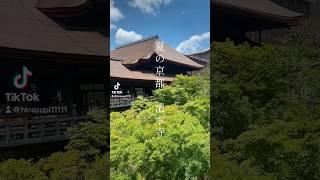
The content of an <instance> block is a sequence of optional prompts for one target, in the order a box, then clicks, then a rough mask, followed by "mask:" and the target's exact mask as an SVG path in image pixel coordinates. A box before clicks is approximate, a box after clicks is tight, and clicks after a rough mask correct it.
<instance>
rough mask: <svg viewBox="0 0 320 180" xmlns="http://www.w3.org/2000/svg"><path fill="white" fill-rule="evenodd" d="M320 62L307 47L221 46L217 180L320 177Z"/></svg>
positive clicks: (215, 110)
mask: <svg viewBox="0 0 320 180" xmlns="http://www.w3.org/2000/svg"><path fill="white" fill-rule="evenodd" d="M293 37H296V36H293ZM283 43H284V41H283ZM319 65H320V51H319V49H317V48H316V47H310V46H308V45H307V44H294V45H290V44H281V43H280V44H279V45H264V46H262V47H251V46H250V45H248V44H243V45H237V46H235V45H234V44H233V43H232V42H226V43H215V44H214V46H213V50H212V62H211V73H212V76H211V96H212V97H211V99H212V104H213V106H212V121H211V123H212V127H213V131H212V144H213V146H212V154H211V155H212V157H211V158H212V163H213V165H212V171H211V173H212V177H213V178H214V179H308V180H313V179H320V116H319V115H320V114H319V109H320V106H319V103H320V101H319V100H320V91H319V90H320V83H319V82H320V69H319Z"/></svg>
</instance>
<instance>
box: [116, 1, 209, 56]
mask: <svg viewBox="0 0 320 180" xmlns="http://www.w3.org/2000/svg"><path fill="white" fill-rule="evenodd" d="M209 4H210V1H209V0H111V4H110V7H111V12H110V13H111V14H110V21H111V24H110V30H111V33H110V43H111V46H110V47H111V50H112V49H114V48H116V47H117V46H119V45H121V44H125V43H128V42H132V41H135V40H139V39H141V38H146V37H150V36H154V35H158V36H159V37H160V38H161V39H162V40H163V41H164V42H166V43H167V44H169V46H171V47H172V48H175V49H177V50H178V51H180V52H183V53H185V54H191V53H195V52H201V51H204V50H207V49H209V46H210V6H209Z"/></svg>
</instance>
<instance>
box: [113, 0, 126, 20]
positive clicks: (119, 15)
mask: <svg viewBox="0 0 320 180" xmlns="http://www.w3.org/2000/svg"><path fill="white" fill-rule="evenodd" d="M122 18H124V15H123V14H122V13H121V11H120V10H119V9H118V8H117V7H115V6H114V2H113V0H111V1H110V21H111V22H116V21H119V20H120V19H122Z"/></svg>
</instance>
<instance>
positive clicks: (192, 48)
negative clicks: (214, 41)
mask: <svg viewBox="0 0 320 180" xmlns="http://www.w3.org/2000/svg"><path fill="white" fill-rule="evenodd" d="M209 45H210V32H206V33H203V34H200V35H193V36H191V37H190V38H189V39H187V40H184V41H182V42H181V43H180V44H179V45H178V46H177V48H176V50H177V51H179V52H181V53H184V54H192V53H196V52H200V51H204V50H206V49H208V47H209Z"/></svg>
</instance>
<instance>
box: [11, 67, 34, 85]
mask: <svg viewBox="0 0 320 180" xmlns="http://www.w3.org/2000/svg"><path fill="white" fill-rule="evenodd" d="M31 76H32V72H31V71H30V70H29V69H28V68H27V67H26V66H23V67H22V74H17V75H16V76H15V77H14V78H13V85H14V86H15V87H16V88H18V89H23V88H25V87H26V86H27V85H28V77H31Z"/></svg>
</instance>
